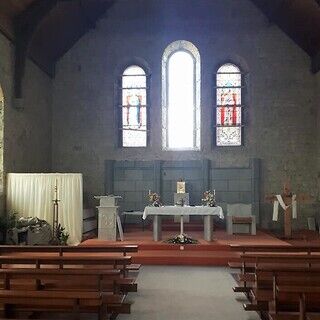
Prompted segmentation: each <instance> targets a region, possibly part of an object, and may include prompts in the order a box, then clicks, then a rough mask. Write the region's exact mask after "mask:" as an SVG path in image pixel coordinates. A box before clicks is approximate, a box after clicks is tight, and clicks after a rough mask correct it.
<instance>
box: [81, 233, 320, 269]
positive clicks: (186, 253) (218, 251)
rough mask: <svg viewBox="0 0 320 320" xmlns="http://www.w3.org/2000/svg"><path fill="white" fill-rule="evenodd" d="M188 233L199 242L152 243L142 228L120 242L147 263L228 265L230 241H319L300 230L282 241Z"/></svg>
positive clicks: (232, 257)
mask: <svg viewBox="0 0 320 320" xmlns="http://www.w3.org/2000/svg"><path fill="white" fill-rule="evenodd" d="M187 233H188V236H191V237H192V238H194V239H197V240H198V241H199V244H189V245H184V246H181V245H177V244H167V243H164V242H154V241H153V239H152V231H150V230H145V231H141V229H131V230H128V231H127V232H125V234H124V239H125V240H124V241H123V242H121V243H122V244H138V245H139V252H138V253H136V254H132V257H133V260H134V263H141V264H149V265H202V266H208V265H216V266H218V265H219V266H221V265H227V263H228V261H230V260H237V258H239V254H238V253H237V252H232V251H230V249H229V247H228V245H229V244H244V245H245V244H269V245H270V244H271V245H285V244H287V245H290V244H291V243H292V244H294V243H297V242H299V243H301V242H305V243H309V242H310V243H318V244H319V245H320V237H319V235H318V234H315V233H310V232H308V231H301V232H299V233H298V234H297V235H296V237H297V238H299V240H290V241H283V240H280V239H278V238H276V237H275V236H274V235H272V234H269V233H267V232H263V231H258V232H257V235H256V236H251V235H240V234H239V235H227V233H226V232H225V231H224V230H217V231H214V233H213V238H214V240H213V241H212V242H207V241H205V240H203V238H202V237H203V232H202V231H189V232H187ZM176 234H177V233H176V232H175V231H163V232H162V238H163V240H165V239H168V238H170V237H172V236H175V235H176ZM104 243H105V244H107V243H108V244H115V243H117V244H120V242H119V241H118V242H112V241H105V240H98V239H90V240H86V241H84V242H83V243H82V244H81V245H93V246H94V245H103V244H104Z"/></svg>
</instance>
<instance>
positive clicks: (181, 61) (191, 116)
mask: <svg viewBox="0 0 320 320" xmlns="http://www.w3.org/2000/svg"><path fill="white" fill-rule="evenodd" d="M162 116H163V119H162V123H163V131H162V137H163V148H164V149H167V150H199V149H200V55H199V52H198V50H197V48H196V47H195V46H194V45H193V44H192V43H190V42H188V41H176V42H173V43H172V44H170V45H169V46H168V47H167V48H166V50H165V52H164V54H163V59H162Z"/></svg>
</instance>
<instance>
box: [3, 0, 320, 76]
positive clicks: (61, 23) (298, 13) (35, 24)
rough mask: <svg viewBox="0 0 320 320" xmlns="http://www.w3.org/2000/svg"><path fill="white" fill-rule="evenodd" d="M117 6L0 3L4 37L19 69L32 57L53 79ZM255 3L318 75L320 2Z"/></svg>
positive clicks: (85, 1) (105, 1)
mask: <svg viewBox="0 0 320 320" xmlns="http://www.w3.org/2000/svg"><path fill="white" fill-rule="evenodd" d="M116 1H118V0H0V31H1V32H2V33H3V34H5V35H6V36H7V37H8V38H9V39H10V40H12V41H13V42H14V43H15V44H16V56H17V57H16V65H17V64H18V68H19V63H20V65H22V66H20V67H22V68H23V61H22V63H21V61H20V62H19V59H20V60H21V59H22V58H23V56H24V55H28V56H29V57H30V58H31V59H33V60H34V61H35V62H36V63H37V64H38V65H39V66H40V67H41V68H42V69H43V70H44V71H46V72H47V73H48V74H49V75H51V76H53V75H54V66H55V63H56V62H57V61H58V60H59V59H60V57H61V56H62V55H63V54H64V53H65V52H67V51H68V50H69V49H70V48H71V47H72V46H73V45H74V43H75V42H76V41H77V40H78V39H79V38H80V37H82V36H83V35H84V34H85V33H86V32H87V31H88V30H90V29H91V28H94V27H95V23H96V22H97V20H98V19H99V18H100V17H101V16H102V15H104V14H105V12H106V11H107V10H108V8H110V7H111V6H112V5H113V3H114V2H116ZM132 1H133V0H132ZM158 1H172V0H158ZM212 1H216V0H212ZM234 1H237V0H234ZM251 1H252V2H253V3H254V4H255V5H256V6H257V7H258V8H259V9H260V10H262V12H263V13H264V14H265V15H266V16H267V18H268V19H269V20H270V22H271V23H275V24H277V25H278V26H279V27H280V28H281V29H282V30H283V31H284V32H285V33H286V34H287V35H288V36H289V37H290V38H291V39H293V41H295V42H296V44H297V45H298V46H300V47H301V48H302V49H303V50H304V51H305V52H306V53H307V54H308V55H309V56H310V58H311V61H312V71H313V72H317V71H319V70H320V0H251ZM21 51H22V53H21Z"/></svg>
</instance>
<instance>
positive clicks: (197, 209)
mask: <svg viewBox="0 0 320 320" xmlns="http://www.w3.org/2000/svg"><path fill="white" fill-rule="evenodd" d="M147 216H153V240H154V241H160V240H161V238H162V235H161V233H162V228H161V217H162V216H180V234H183V217H184V216H203V217H204V219H203V220H204V223H203V235H204V239H205V240H206V241H212V230H213V216H218V217H219V218H220V219H223V218H224V215H223V211H222V208H221V207H219V206H217V207H209V206H194V207H193V206H163V207H151V206H148V207H145V209H144V212H143V216H142V218H143V219H146V218H147Z"/></svg>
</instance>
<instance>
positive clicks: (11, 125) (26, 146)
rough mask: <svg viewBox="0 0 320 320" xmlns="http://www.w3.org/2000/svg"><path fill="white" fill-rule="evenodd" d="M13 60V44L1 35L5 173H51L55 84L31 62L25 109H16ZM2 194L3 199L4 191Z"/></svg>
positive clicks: (25, 89) (27, 68) (25, 91)
mask: <svg viewBox="0 0 320 320" xmlns="http://www.w3.org/2000/svg"><path fill="white" fill-rule="evenodd" d="M13 59H14V48H13V45H12V43H11V42H10V41H9V40H8V39H7V38H5V37H4V36H3V35H2V34H0V85H1V87H2V90H3V94H4V124H5V125H4V127H5V130H4V171H5V172H47V171H50V170H51V136H52V134H51V131H52V127H51V102H52V99H51V98H52V96H51V94H52V80H51V79H50V78H49V77H48V76H47V75H46V74H44V73H43V72H42V71H41V70H40V69H39V68H38V67H37V66H36V65H34V63H33V62H31V61H30V60H27V63H26V71H25V78H24V83H23V98H24V99H23V101H22V107H23V109H21V110H17V109H15V108H14V105H13V104H14V103H13V102H14V100H13V95H14V93H13V71H14V69H13ZM0 166H1V165H0ZM1 167H2V166H1ZM0 193H1V195H3V190H1V192H0ZM1 198H2V197H1Z"/></svg>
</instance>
